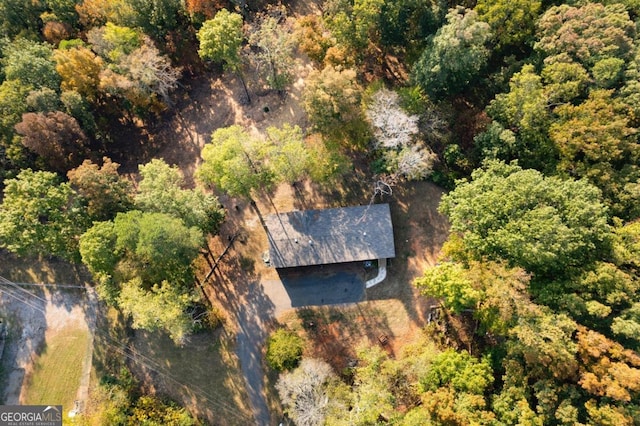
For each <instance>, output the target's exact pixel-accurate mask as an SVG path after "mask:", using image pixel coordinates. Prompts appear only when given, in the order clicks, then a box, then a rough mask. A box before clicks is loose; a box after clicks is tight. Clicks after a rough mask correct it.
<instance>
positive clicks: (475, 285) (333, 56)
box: [0, 0, 640, 426]
mask: <svg viewBox="0 0 640 426" xmlns="http://www.w3.org/2000/svg"><path fill="white" fill-rule="evenodd" d="M320 10H321V12H322V13H321V14H311V15H307V16H297V17H295V19H294V17H293V16H291V12H290V8H289V5H287V4H286V3H285V4H278V5H275V4H269V2H267V1H253V0H238V1H237V2H235V3H226V2H225V1H224V0H220V1H203V0H187V1H186V2H182V1H180V0H84V1H81V0H38V1H31V0H0V16H2V20H1V23H0V24H1V25H0V36H1V39H0V81H1V84H0V176H1V177H2V189H3V195H2V204H1V206H0V246H2V247H3V248H4V249H6V250H9V251H11V252H14V253H17V254H19V255H25V256H57V257H61V258H64V259H67V260H69V261H72V262H77V263H80V262H82V263H83V264H84V265H86V267H87V268H88V269H89V271H90V272H91V274H92V275H93V277H94V279H95V282H96V283H97V284H96V285H97V290H98V293H99V295H100V297H101V298H102V299H103V300H104V301H105V303H107V304H109V305H111V306H114V307H117V308H118V309H119V310H120V311H121V312H122V313H123V314H124V315H125V316H127V317H128V318H130V321H131V326H132V327H134V328H144V329H163V330H165V331H167V332H168V333H169V334H170V335H171V336H172V338H173V339H174V340H175V341H176V342H180V341H181V340H182V339H183V338H184V336H185V335H187V334H188V333H190V332H192V331H193V328H194V324H196V323H195V322H194V321H193V315H195V314H196V313H199V312H200V313H201V312H203V311H206V310H207V309H208V307H207V305H206V303H204V302H203V300H202V297H201V296H200V293H199V292H198V291H197V287H196V286H195V284H194V276H193V269H192V266H191V265H192V262H193V261H194V259H195V258H196V257H197V256H198V255H199V252H200V250H201V249H202V248H203V247H205V241H206V238H207V236H208V235H212V234H215V233H216V232H217V230H218V228H219V226H220V224H221V223H222V221H223V220H224V215H225V214H224V210H223V209H222V208H221V206H220V204H219V202H218V200H217V198H216V197H215V196H213V195H212V191H211V190H212V189H214V190H215V191H219V193H227V194H229V195H231V196H236V197H244V198H247V199H254V198H256V197H268V196H269V192H270V191H271V190H272V189H273V188H275V187H276V186H277V185H278V184H281V183H289V184H291V183H295V182H298V181H301V180H303V179H311V180H313V181H315V182H317V183H318V184H323V183H324V184H329V185H330V184H332V182H335V181H336V180H339V179H341V177H342V176H345V175H348V174H349V172H350V171H351V170H352V168H353V167H354V166H353V165H352V163H355V160H356V159H357V160H358V161H359V163H362V162H363V161H364V162H365V163H366V165H367V174H368V176H369V177H374V179H375V180H376V181H378V182H380V184H381V185H389V186H393V185H399V184H402V183H403V182H406V181H409V180H422V179H430V180H432V181H433V182H435V183H437V184H438V185H440V186H442V187H444V188H446V189H447V190H449V191H450V192H448V193H447V194H446V195H445V196H444V197H443V200H442V203H441V205H440V211H441V213H442V214H443V215H445V216H446V217H447V218H448V219H449V221H450V223H451V234H450V237H449V239H448V241H447V243H446V244H445V246H444V248H443V252H442V258H441V261H440V262H439V264H438V265H437V266H435V267H433V268H432V269H429V270H427V271H425V273H424V276H423V277H421V278H419V279H417V280H416V282H415V285H416V286H417V287H418V288H420V289H421V291H422V292H423V293H424V294H425V295H427V296H431V297H438V298H440V300H441V303H442V310H441V312H442V313H441V316H440V319H439V320H438V321H436V324H432V327H430V330H429V333H431V334H429V336H430V337H425V339H424V341H420V342H416V343H415V344H413V345H411V346H410V347H408V348H406V350H405V351H404V353H403V354H401V355H398V356H397V357H395V358H390V357H389V356H388V355H387V353H386V352H384V351H382V350H380V349H379V348H376V347H369V348H364V347H363V348H361V350H360V351H359V354H358V363H357V366H356V367H353V368H350V369H348V371H333V370H332V368H331V367H330V366H328V365H327V364H326V363H325V362H323V361H321V360H316V359H306V358H305V359H302V360H300V357H301V354H302V351H301V350H299V348H300V345H301V344H302V343H301V342H300V341H299V340H297V339H296V338H295V336H291V335H288V334H287V333H284V332H281V333H277V334H275V335H274V336H273V337H272V338H271V339H270V340H269V351H268V353H267V355H268V362H269V364H270V365H271V366H272V367H273V368H275V369H277V370H282V371H283V373H282V374H281V376H280V380H279V381H278V384H277V389H278V392H279V394H280V397H281V400H282V403H283V407H284V409H285V411H286V413H287V414H288V416H289V417H290V418H291V419H293V420H294V421H295V422H296V423H297V424H300V425H315V424H328V425H343V424H344V425H356V424H358V425H359V424H362V425H369V424H384V423H392V424H401V425H430V424H433V425H469V424H477V425H485V424H486V425H516V424H526V425H561V424H563V425H564V424H566V425H577V424H584V425H612V426H620V425H634V424H636V425H637V424H640V403H639V401H640V354H639V351H640V222H638V221H637V218H638V217H639V216H640V182H639V176H640V168H639V166H640V149H639V148H640V145H639V144H638V138H639V137H640V133H639V132H638V128H639V127H640V33H638V30H637V27H638V24H639V23H640V21H638V20H639V19H640V2H638V1H637V0H621V1H619V2H616V1H614V0H602V1H600V2H596V1H593V2H591V1H583V0H575V1H567V2H561V1H547V0H545V1H537V0H509V1H507V0H478V1H477V2H476V1H473V0H469V1H454V0H449V1H446V0H325V1H324V2H322V3H321V4H320ZM301 58H304V60H307V61H311V62H312V64H313V68H314V71H313V72H312V73H311V74H310V75H309V76H308V77H307V79H306V84H305V89H304V93H303V96H302V100H301V102H302V106H303V107H304V110H305V111H306V113H307V116H308V122H309V125H308V126H305V128H301V127H299V126H298V123H282V124H281V125H280V126H277V127H270V128H268V129H267V131H266V133H265V134H264V135H261V136H257V135H255V134H253V133H251V132H249V131H248V130H247V129H244V128H242V127H240V126H231V127H226V128H220V129H217V130H216V131H215V132H214V133H213V135H212V136H211V140H210V142H209V143H207V145H206V146H205V148H204V150H203V151H202V159H203V162H202V164H201V165H200V167H199V169H198V170H197V173H196V181H197V185H196V186H195V187H192V188H187V187H186V186H185V181H184V178H183V175H182V172H181V171H180V169H179V168H178V167H176V166H172V165H168V164H166V163H165V162H164V161H162V160H152V161H150V162H147V163H146V164H142V165H140V167H139V173H138V174H137V177H136V179H135V180H132V179H131V178H129V177H126V176H123V175H121V174H120V173H119V165H118V164H117V163H116V162H114V161H112V160H111V159H110V158H113V155H114V153H119V154H122V152H125V153H126V147H124V148H123V143H124V142H126V144H131V145H135V144H136V143H137V141H136V140H131V139H127V140H126V141H123V138H122V134H123V132H124V133H126V132H127V129H128V130H129V131H130V130H131V129H137V130H138V133H135V132H130V133H128V134H141V133H144V131H145V129H148V128H150V126H152V125H153V123H155V122H157V121H160V120H163V119H166V118H167V117H169V116H170V115H171V114H172V113H174V105H175V104H174V101H173V98H174V96H175V95H176V93H180V92H181V91H184V87H185V84H187V82H188V81H189V79H192V78H196V77H197V76H199V75H203V74H205V73H214V74H215V73H218V74H221V73H224V74H227V73H232V74H234V75H235V76H236V77H237V78H238V79H239V80H240V81H241V82H242V84H243V87H244V93H243V94H242V95H241V96H240V98H241V99H239V101H240V102H243V103H250V102H253V101H255V99H254V98H255V97H256V96H257V94H256V93H258V92H264V91H265V90H266V91H273V92H277V93H279V94H280V96H282V97H286V96H287V90H288V88H289V87H290V85H291V84H292V83H293V81H294V77H296V76H295V66H294V65H295V62H296V61H299V60H301ZM248 76H252V77H253V76H257V77H255V78H252V80H251V81H253V82H255V81H258V82H259V87H256V86H255V83H253V84H254V86H253V87H252V86H251V85H247V82H248V80H249V79H248V78H247V77H248ZM211 316H215V315H213V314H212V315H211ZM455 316H460V317H461V318H466V319H467V320H468V321H469V322H471V323H473V324H475V329H474V337H473V344H472V345H470V347H468V348H457V347H446V345H444V344H442V343H439V341H440V340H439V339H438V336H439V335H440V336H442V333H443V331H442V327H441V326H442V323H443V322H444V323H446V319H447V318H450V317H455ZM211 322H214V323H215V318H212V320H211ZM199 324H200V323H199ZM199 326H202V325H201V324H200V325H199ZM442 341H444V339H442ZM298 361H300V362H298ZM102 386H103V388H104V389H105V395H109V396H108V397H107V399H109V398H111V399H110V401H111V402H110V403H109V404H111V405H109V406H108V407H107V408H105V410H104V412H103V413H102V415H103V416H104V419H103V420H104V424H137V423H136V422H137V421H138V420H140V419H141V418H145V419H147V420H148V419H149V418H151V419H155V420H153V421H156V422H159V423H153V424H190V423H191V422H192V421H193V420H191V419H189V416H188V415H187V414H186V413H185V412H184V411H181V410H179V409H178V408H176V407H174V406H171V405H163V404H162V403H161V402H159V401H158V400H155V399H153V398H151V397H145V396H143V397H140V396H139V395H137V396H135V397H134V396H132V395H134V394H135V392H133V391H132V390H131V389H132V386H133V384H132V382H131V378H130V377H129V376H128V374H127V373H126V371H112V372H111V374H110V375H109V374H107V375H105V377H104V378H103V381H102ZM145 398H146V399H145ZM136 416H139V417H136ZM140 416H141V417H140ZM145 416H147V417H145ZM149 416H150V417H149ZM154 416H155V417H154ZM163 416H164V417H163ZM171 416H173V417H171ZM136 419H137V420H136ZM149 421H151V420H149ZM149 424H152V423H149Z"/></svg>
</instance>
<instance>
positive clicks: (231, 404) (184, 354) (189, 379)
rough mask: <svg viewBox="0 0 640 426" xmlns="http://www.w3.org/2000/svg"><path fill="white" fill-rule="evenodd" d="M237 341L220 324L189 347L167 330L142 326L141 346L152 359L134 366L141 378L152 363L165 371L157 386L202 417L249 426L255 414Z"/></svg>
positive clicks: (138, 347) (138, 342)
mask: <svg viewBox="0 0 640 426" xmlns="http://www.w3.org/2000/svg"><path fill="white" fill-rule="evenodd" d="M234 340H235V338H234V336H233V335H232V334H228V333H226V332H225V331H224V330H223V329H222V330H221V329H218V330H217V331H215V332H203V333H199V334H197V335H194V336H192V337H191V338H190V339H189V341H188V343H186V344H185V345H184V346H176V345H175V344H174V343H173V341H172V340H171V339H170V338H169V337H168V336H166V335H165V334H163V333H160V332H153V333H150V332H145V331H137V332H136V334H135V339H134V341H135V350H136V352H138V353H139V354H141V355H143V356H144V357H146V358H145V362H144V363H135V365H132V364H130V365H131V366H132V368H133V369H134V370H136V371H137V372H138V373H143V374H136V376H137V377H144V376H145V374H144V372H146V373H149V371H148V370H147V369H146V367H149V366H153V367H154V368H156V369H157V370H159V371H161V373H160V374H157V373H156V378H155V379H154V380H153V384H154V385H155V386H156V390H158V391H159V392H160V393H162V394H166V395H168V396H169V397H170V398H172V399H174V400H175V401H177V402H178V403H180V404H182V405H184V406H186V407H187V409H188V410H189V411H191V412H192V413H193V414H194V415H196V416H197V417H199V418H200V419H203V420H206V421H208V422H210V423H212V424H218V425H247V424H251V423H253V418H252V413H251V409H250V407H249V405H248V397H247V395H246V391H245V385H244V378H243V376H242V373H241V371H240V365H239V363H238V359H237V357H236V354H235V346H234ZM145 364H146V365H145ZM169 377H172V378H174V379H176V380H178V381H179V382H180V383H181V384H185V385H186V386H181V385H180V384H178V383H176V382H174V381H173V380H172V379H170V378H169Z"/></svg>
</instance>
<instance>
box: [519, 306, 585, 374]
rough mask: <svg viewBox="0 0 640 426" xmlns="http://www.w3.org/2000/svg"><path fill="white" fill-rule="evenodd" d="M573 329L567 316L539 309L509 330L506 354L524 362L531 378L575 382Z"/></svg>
mask: <svg viewBox="0 0 640 426" xmlns="http://www.w3.org/2000/svg"><path fill="white" fill-rule="evenodd" d="M576 330H577V324H576V323H575V322H574V321H573V320H571V319H570V318H569V317H568V316H566V315H564V314H552V313H549V312H546V311H544V310H541V311H539V312H538V313H537V314H535V315H529V316H523V317H521V318H520V321H519V322H518V324H517V325H516V326H515V327H514V328H513V329H512V330H511V331H510V334H511V335H512V336H513V339H510V341H509V345H510V346H509V351H510V353H511V356H514V357H515V356H518V357H522V358H523V359H524V362H525V365H526V367H527V373H528V375H529V377H531V378H538V379H544V378H548V377H553V378H554V379H558V380H566V379H575V377H576V374H577V373H578V367H579V364H578V361H577V360H576V353H577V345H576V343H575V341H573V339H572V336H573V334H574V333H575V332H576Z"/></svg>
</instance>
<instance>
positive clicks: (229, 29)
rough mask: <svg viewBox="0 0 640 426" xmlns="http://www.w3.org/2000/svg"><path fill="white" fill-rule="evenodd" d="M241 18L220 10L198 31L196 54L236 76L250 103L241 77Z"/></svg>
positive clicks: (235, 14) (225, 10)
mask: <svg viewBox="0 0 640 426" xmlns="http://www.w3.org/2000/svg"><path fill="white" fill-rule="evenodd" d="M242 25H243V22H242V16H241V15H239V14H237V13H233V12H229V11H228V10H227V9H222V10H220V11H218V12H217V13H216V15H215V16H214V17H213V19H209V20H207V21H205V22H204V24H202V28H200V30H199V31H198V34H197V36H198V41H199V42H200V48H199V49H198V54H199V55H200V57H201V58H202V59H204V60H210V61H213V62H218V63H222V64H223V66H224V68H225V69H226V70H229V71H232V72H235V73H237V74H238V77H239V78H240V81H241V82H242V87H243V88H244V93H245V96H246V97H247V101H248V102H251V97H250V96H249V90H248V89H247V85H246V83H245V81H244V77H243V76H242V71H241V67H242V59H241V57H240V50H241V48H242V41H243V40H244V35H243V33H242Z"/></svg>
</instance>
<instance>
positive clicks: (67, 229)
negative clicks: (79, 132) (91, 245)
mask: <svg viewBox="0 0 640 426" xmlns="http://www.w3.org/2000/svg"><path fill="white" fill-rule="evenodd" d="M86 226H87V217H86V213H85V211H84V210H83V208H82V207H81V206H80V205H79V204H78V202H77V197H76V194H75V192H74V191H73V189H71V187H70V185H69V184H67V183H60V180H59V179H58V177H57V175H56V174H55V173H51V172H34V171H32V170H31V169H26V170H23V171H21V172H20V173H19V174H18V176H17V177H16V178H15V179H8V180H6V181H5V188H4V198H3V200H2V204H1V205H0V244H2V246H3V247H5V248H6V249H8V250H9V251H12V252H14V253H17V254H20V255H45V256H60V257H63V258H65V259H70V260H76V259H77V258H78V240H77V237H78V236H79V235H80V234H82V233H83V232H84V229H85V227H86Z"/></svg>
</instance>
